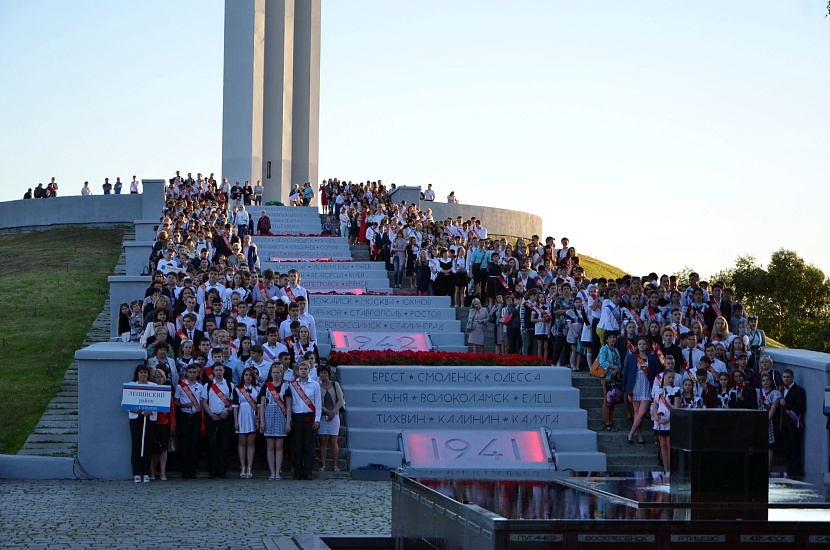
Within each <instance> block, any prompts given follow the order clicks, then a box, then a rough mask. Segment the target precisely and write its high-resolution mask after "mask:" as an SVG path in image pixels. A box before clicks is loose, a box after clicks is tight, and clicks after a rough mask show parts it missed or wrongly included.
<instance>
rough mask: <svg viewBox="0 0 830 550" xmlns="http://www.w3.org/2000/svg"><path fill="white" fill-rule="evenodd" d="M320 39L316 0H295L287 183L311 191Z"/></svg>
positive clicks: (315, 155) (317, 119)
mask: <svg viewBox="0 0 830 550" xmlns="http://www.w3.org/2000/svg"><path fill="white" fill-rule="evenodd" d="M320 38H321V6H320V0H296V3H295V7H294V109H293V117H292V132H293V139H292V150H291V156H292V162H291V181H292V183H299V184H301V185H302V184H303V183H305V182H307V181H310V182H311V184H312V186H314V187H315V191H316V187H317V185H318V184H319V181H318V172H317V166H318V162H319V156H320ZM315 203H317V200H315Z"/></svg>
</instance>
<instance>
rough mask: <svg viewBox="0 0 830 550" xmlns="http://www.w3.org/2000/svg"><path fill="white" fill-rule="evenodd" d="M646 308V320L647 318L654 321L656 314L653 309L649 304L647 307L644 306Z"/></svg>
mask: <svg viewBox="0 0 830 550" xmlns="http://www.w3.org/2000/svg"><path fill="white" fill-rule="evenodd" d="M646 307H648V318H649V320H650V321H654V320H656V319H657V313H656V312H655V311H654V308H653V307H651V304H650V303H649V304H648V306H646Z"/></svg>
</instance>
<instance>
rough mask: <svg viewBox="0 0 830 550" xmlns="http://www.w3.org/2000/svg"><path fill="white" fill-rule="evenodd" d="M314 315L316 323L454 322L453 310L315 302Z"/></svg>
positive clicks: (447, 308)
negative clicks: (323, 304)
mask: <svg viewBox="0 0 830 550" xmlns="http://www.w3.org/2000/svg"><path fill="white" fill-rule="evenodd" d="M311 307H313V308H314V309H313V315H314V320H315V322H319V320H323V319H367V318H368V319H391V320H400V321H412V320H415V321H422V320H430V321H450V320H452V321H454V322H456V323H457V322H458V321H456V320H455V312H454V311H453V309H452V308H449V307H446V308H418V307H400V306H362V305H356V306H321V305H319V304H318V303H317V301H316V300H315V301H314V302H313V303H312V304H311Z"/></svg>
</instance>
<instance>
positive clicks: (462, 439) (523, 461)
mask: <svg viewBox="0 0 830 550" xmlns="http://www.w3.org/2000/svg"><path fill="white" fill-rule="evenodd" d="M401 444H402V447H403V448H402V451H403V456H404V464H405V465H406V466H407V467H409V468H411V469H413V470H417V471H419V472H420V471H424V470H430V469H440V470H447V469H451V470H452V469H459V470H465V471H470V470H477V469H483V470H555V469H556V466H555V464H554V459H553V454H552V453H551V450H550V445H549V444H548V437H547V434H546V432H545V430H544V429H539V430H534V431H518V430H517V431H507V430H475V431H466V430H464V431H461V430H431V431H414V430H403V431H402V432H401Z"/></svg>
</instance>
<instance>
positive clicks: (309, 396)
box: [287, 361, 323, 480]
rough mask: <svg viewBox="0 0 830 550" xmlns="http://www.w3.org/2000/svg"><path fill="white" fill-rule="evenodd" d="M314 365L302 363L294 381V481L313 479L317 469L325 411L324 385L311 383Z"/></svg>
mask: <svg viewBox="0 0 830 550" xmlns="http://www.w3.org/2000/svg"><path fill="white" fill-rule="evenodd" d="M310 368H311V367H310V365H309V364H308V363H307V362H306V361H300V363H299V364H298V365H297V378H295V379H294V380H292V381H291V383H290V385H289V386H290V388H291V422H290V423H289V425H288V427H287V429H290V430H292V431H293V453H294V479H305V480H310V479H311V472H312V470H313V468H314V432H315V431H316V430H317V429H318V428H319V427H320V415H321V414H322V411H323V406H322V403H321V396H320V384H318V383H317V382H315V381H314V380H309V378H308V373H309V370H310Z"/></svg>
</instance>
